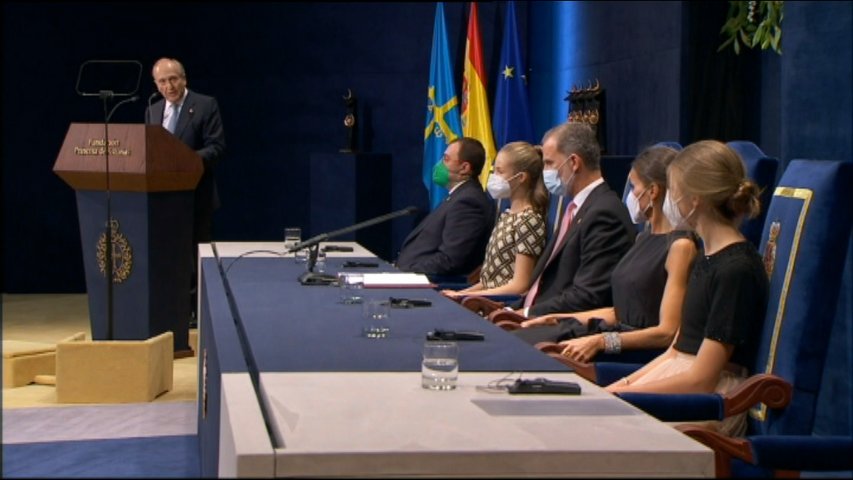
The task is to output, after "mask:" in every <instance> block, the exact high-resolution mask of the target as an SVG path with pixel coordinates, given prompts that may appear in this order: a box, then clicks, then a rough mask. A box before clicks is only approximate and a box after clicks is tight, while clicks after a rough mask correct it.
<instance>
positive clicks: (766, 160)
mask: <svg viewBox="0 0 853 480" xmlns="http://www.w3.org/2000/svg"><path fill="white" fill-rule="evenodd" d="M726 145H728V146H729V147H731V148H732V149H733V150H734V151H736V152H737V153H738V155H740V158H741V159H742V160H743V163H744V165H745V166H746V175H747V176H748V177H749V178H751V179H752V180H753V181H754V182H755V183H756V184H758V186H759V187H760V188H762V189H763V190H762V192H761V212H760V213H759V214H758V216H757V217H755V218H753V219H751V220H746V221H745V222H743V224H742V225H741V226H740V231H741V233H743V235H744V236H745V237H746V239H747V240H749V241H750V242H752V244H753V245H755V246H756V247H758V246H759V242H760V241H761V239H762V238H763V237H762V236H761V233H762V230H763V229H764V219H765V217H766V214H767V206H768V205H769V204H770V199H771V197H772V196H773V189H774V187H775V186H776V175H777V173H778V170H779V160H778V159H776V158H773V157H770V156H767V155H766V154H765V153H764V152H763V151H761V149H760V148H758V146H757V145H756V144H754V143H752V142H749V141H745V140H735V141H731V142H728V143H727V144H726Z"/></svg>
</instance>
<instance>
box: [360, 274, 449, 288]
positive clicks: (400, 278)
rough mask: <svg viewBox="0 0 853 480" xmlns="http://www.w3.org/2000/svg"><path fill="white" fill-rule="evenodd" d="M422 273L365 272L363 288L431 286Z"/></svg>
mask: <svg viewBox="0 0 853 480" xmlns="http://www.w3.org/2000/svg"><path fill="white" fill-rule="evenodd" d="M433 287H435V285H433V284H432V283H430V281H429V279H428V278H427V276H426V275H424V274H422V273H395V272H382V273H365V274H364V288H433Z"/></svg>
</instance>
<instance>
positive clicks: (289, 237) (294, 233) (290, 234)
mask: <svg viewBox="0 0 853 480" xmlns="http://www.w3.org/2000/svg"><path fill="white" fill-rule="evenodd" d="M301 241H302V229H301V228H299V227H287V228H285V229H284V248H285V250H288V249H290V248H291V247H293V246H295V245H298V244H299V242H301Z"/></svg>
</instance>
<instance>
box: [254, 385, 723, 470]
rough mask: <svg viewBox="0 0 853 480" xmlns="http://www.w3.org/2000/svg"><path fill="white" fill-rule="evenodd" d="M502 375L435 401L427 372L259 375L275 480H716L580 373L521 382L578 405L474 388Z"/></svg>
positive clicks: (698, 452)
mask: <svg viewBox="0 0 853 480" xmlns="http://www.w3.org/2000/svg"><path fill="white" fill-rule="evenodd" d="M504 375H505V373H500V372H494V373H474V372H464V371H463V372H460V374H459V386H458V387H457V389H456V390H452V391H430V390H425V389H423V388H421V385H420V382H421V374H420V372H403V373H396V372H395V373H391V372H364V373H337V372H333V373H307V372H299V373H261V375H260V379H261V380H260V381H261V387H262V389H263V395H264V401H265V402H266V403H267V410H268V411H269V412H271V416H272V417H273V418H272V420H271V421H272V423H273V425H272V428H273V430H274V434H275V436H276V440H277V443H278V448H276V462H275V463H276V476H323V477H328V476H370V477H374V476H401V475H405V476H430V475H436V476H487V477H499V476H520V475H532V476H585V477H589V476H631V477H638V476H650V477H661V476H678V477H689V476H692V477H696V476H713V475H714V458H713V453H712V452H711V451H710V450H709V449H707V448H706V447H705V446H703V445H701V444H699V443H698V442H696V441H694V440H692V439H690V438H689V437H687V436H685V435H683V434H681V433H680V432H678V431H677V430H675V429H673V428H672V427H671V426H669V425H666V424H664V423H661V422H659V421H658V420H656V419H654V418H652V417H650V416H648V415H647V414H645V413H643V412H641V411H640V410H638V409H636V408H634V407H633V406H630V405H628V404H627V403H625V402H622V401H621V400H619V399H618V398H616V397H614V396H612V395H610V394H609V393H607V392H605V391H604V390H602V389H601V388H599V387H598V386H596V385H594V384H591V383H589V382H587V381H585V380H584V379H582V378H580V377H578V376H577V375H575V374H571V373H554V372H548V373H545V374H536V373H529V372H528V373H526V374H525V375H524V378H534V377H538V376H546V377H547V378H549V379H554V380H568V381H574V382H577V383H578V384H580V385H581V388H582V394H581V395H578V396H567V395H509V394H508V393H489V392H484V391H482V390H480V389H478V388H477V387H478V386H485V385H487V384H488V383H489V382H490V381H492V380H497V379H499V378H501V377H503V376H504ZM513 378H515V376H513Z"/></svg>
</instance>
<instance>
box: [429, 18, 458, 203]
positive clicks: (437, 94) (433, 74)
mask: <svg viewBox="0 0 853 480" xmlns="http://www.w3.org/2000/svg"><path fill="white" fill-rule="evenodd" d="M454 78H456V77H455V76H454V75H453V65H452V64H451V63H450V49H449V48H448V46H447V28H446V27H445V24H444V4H443V3H442V2H438V5H437V6H436V9H435V26H434V27H433V32H432V55H431V57H430V67H429V88H428V89H427V112H426V127H425V128H424V164H423V180H424V185H425V186H426V188H427V190H428V191H429V198H430V207H431V208H432V209H435V208H436V207H437V206H438V205H440V204H441V202H442V200H444V197H446V196H447V189H446V188H443V187H439V186H438V185H436V184H435V183H433V181H432V169H433V167H435V164H436V163H438V162H440V161H442V158H443V156H444V150H445V149H446V148H447V145H448V144H449V143H450V142H452V141H453V140H456V139H457V138H459V136H460V135H461V134H462V122H461V121H460V119H459V100H458V98H457V97H456V89H455V88H454V87H453V79H454Z"/></svg>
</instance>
